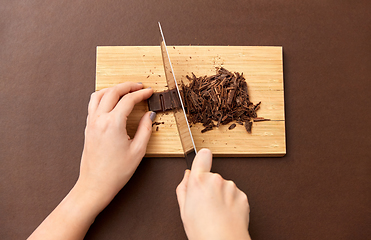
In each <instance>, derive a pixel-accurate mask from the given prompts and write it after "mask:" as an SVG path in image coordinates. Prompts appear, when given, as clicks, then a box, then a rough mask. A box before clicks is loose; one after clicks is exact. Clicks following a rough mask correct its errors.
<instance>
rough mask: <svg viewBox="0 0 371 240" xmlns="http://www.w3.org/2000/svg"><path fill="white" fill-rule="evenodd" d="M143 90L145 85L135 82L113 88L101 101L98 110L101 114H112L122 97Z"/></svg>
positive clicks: (108, 90) (107, 91)
mask: <svg viewBox="0 0 371 240" xmlns="http://www.w3.org/2000/svg"><path fill="white" fill-rule="evenodd" d="M142 88H143V84H141V83H133V82H125V83H121V84H118V85H116V86H114V87H111V88H109V89H107V90H106V92H105V94H104V95H103V97H102V99H101V100H100V103H99V106H98V109H97V110H98V111H99V112H110V111H112V109H114V107H115V106H116V104H117V103H118V102H119V100H120V98H121V97H122V96H124V95H125V94H128V93H130V92H134V91H138V90H139V89H142Z"/></svg>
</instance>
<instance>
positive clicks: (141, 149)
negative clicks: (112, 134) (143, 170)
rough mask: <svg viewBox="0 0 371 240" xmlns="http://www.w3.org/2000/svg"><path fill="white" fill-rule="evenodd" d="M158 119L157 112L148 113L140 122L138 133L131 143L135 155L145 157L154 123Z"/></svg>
mask: <svg viewBox="0 0 371 240" xmlns="http://www.w3.org/2000/svg"><path fill="white" fill-rule="evenodd" d="M155 117H156V113H155V112H147V113H146V114H144V115H143V117H142V119H141V120H140V122H139V125H138V129H137V132H136V133H135V136H134V139H133V141H132V142H131V145H130V148H131V149H132V151H133V152H134V153H137V154H139V155H140V156H142V157H143V156H144V154H145V153H146V149H147V144H148V141H149V139H150V137H151V134H152V122H153V120H154V119H155Z"/></svg>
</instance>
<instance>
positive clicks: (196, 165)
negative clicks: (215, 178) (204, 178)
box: [191, 148, 213, 172]
mask: <svg viewBox="0 0 371 240" xmlns="http://www.w3.org/2000/svg"><path fill="white" fill-rule="evenodd" d="M212 162H213V155H212V153H211V151H210V150H209V149H207V148H203V149H201V150H200V151H198V153H197V155H196V157H195V159H194V160H193V163H192V169H191V172H210V170H211V165H212Z"/></svg>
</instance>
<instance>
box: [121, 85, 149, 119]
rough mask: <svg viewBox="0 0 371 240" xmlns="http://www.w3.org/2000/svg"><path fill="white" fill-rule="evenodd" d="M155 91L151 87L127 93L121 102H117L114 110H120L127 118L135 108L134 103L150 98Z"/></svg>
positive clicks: (123, 116)
mask: <svg viewBox="0 0 371 240" xmlns="http://www.w3.org/2000/svg"><path fill="white" fill-rule="evenodd" d="M152 93H153V90H152V89H151V88H146V89H141V90H138V91H136V92H131V93H128V94H126V95H125V96H124V97H123V98H121V100H120V101H119V103H117V105H116V107H115V109H114V111H117V112H119V114H120V115H122V118H126V117H128V116H129V114H130V113H131V111H132V110H133V108H134V105H135V104H137V103H139V102H141V101H143V100H146V99H148V98H149V97H150V96H151V95H152Z"/></svg>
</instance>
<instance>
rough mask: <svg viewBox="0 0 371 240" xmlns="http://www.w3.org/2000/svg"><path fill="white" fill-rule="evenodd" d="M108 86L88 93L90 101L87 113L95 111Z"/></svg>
mask: <svg viewBox="0 0 371 240" xmlns="http://www.w3.org/2000/svg"><path fill="white" fill-rule="evenodd" d="M107 90H108V88H105V89H102V90H99V91H96V92H93V93H92V94H91V95H90V101H89V105H88V114H92V113H93V112H95V111H96V110H97V108H98V105H99V103H100V100H101V99H102V97H103V95H104V93H105V92H107Z"/></svg>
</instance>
